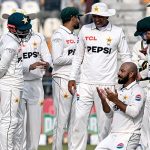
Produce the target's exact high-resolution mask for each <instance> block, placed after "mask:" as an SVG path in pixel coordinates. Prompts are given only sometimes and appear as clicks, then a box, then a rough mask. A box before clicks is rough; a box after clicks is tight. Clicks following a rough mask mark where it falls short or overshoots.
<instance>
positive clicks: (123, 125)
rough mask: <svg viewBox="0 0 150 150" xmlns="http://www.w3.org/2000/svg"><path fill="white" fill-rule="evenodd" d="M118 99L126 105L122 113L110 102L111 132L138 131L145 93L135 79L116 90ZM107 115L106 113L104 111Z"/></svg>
mask: <svg viewBox="0 0 150 150" xmlns="http://www.w3.org/2000/svg"><path fill="white" fill-rule="evenodd" d="M117 92H118V99H119V100H120V101H122V102H123V103H124V104H126V105H127V107H126V112H125V113H124V112H123V111H121V110H120V109H119V108H117V106H116V105H115V104H114V103H110V106H111V111H112V114H113V116H112V117H113V122H112V125H111V132H124V133H138V134H139V133H140V129H141V123H142V117H143V112H144V109H143V108H144V102H145V95H144V91H143V89H142V88H141V87H140V85H139V84H138V83H136V81H134V82H132V83H131V84H130V85H128V86H127V87H125V88H123V87H121V88H120V89H119V90H118V91H117ZM106 115H107V113H106Z"/></svg>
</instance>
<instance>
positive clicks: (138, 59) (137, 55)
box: [132, 40, 149, 79]
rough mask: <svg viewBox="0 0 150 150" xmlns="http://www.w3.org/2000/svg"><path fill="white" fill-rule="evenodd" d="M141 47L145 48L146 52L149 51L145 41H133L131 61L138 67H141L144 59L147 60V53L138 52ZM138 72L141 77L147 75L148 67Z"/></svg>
mask: <svg viewBox="0 0 150 150" xmlns="http://www.w3.org/2000/svg"><path fill="white" fill-rule="evenodd" d="M141 44H142V45H141ZM142 47H143V48H147V54H148V52H149V48H148V45H147V44H146V41H143V40H142V41H138V42H137V43H135V45H134V47H133V50H132V61H133V62H134V63H135V64H136V65H137V67H138V68H141V67H142V64H143V62H144V61H148V55H147V54H146V55H144V54H143V53H141V52H140V51H141V50H142ZM140 74H141V76H142V78H143V79H144V78H146V77H147V76H148V68H146V69H145V70H142V71H141V72H140Z"/></svg>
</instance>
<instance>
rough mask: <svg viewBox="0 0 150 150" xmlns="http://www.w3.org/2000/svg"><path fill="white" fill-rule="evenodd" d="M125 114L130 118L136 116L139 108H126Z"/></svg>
mask: <svg viewBox="0 0 150 150" xmlns="http://www.w3.org/2000/svg"><path fill="white" fill-rule="evenodd" d="M126 114H127V115H129V116H130V117H132V118H136V117H137V116H138V115H139V110H137V109H135V108H132V109H128V110H126Z"/></svg>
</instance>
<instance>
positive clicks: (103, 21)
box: [92, 15, 108, 28]
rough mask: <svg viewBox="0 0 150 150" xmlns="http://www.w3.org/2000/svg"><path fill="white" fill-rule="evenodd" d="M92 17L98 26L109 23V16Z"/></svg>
mask: <svg viewBox="0 0 150 150" xmlns="http://www.w3.org/2000/svg"><path fill="white" fill-rule="evenodd" d="M92 18H93V22H94V23H95V25H96V27H97V28H100V27H103V26H106V25H107V24H108V17H104V16H98V15H92Z"/></svg>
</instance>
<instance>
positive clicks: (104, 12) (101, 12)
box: [86, 3, 116, 17]
mask: <svg viewBox="0 0 150 150" xmlns="http://www.w3.org/2000/svg"><path fill="white" fill-rule="evenodd" d="M89 14H91V15H98V16H104V17H109V16H113V15H115V14H116V10H115V9H108V6H107V5H106V4H105V3H95V4H93V5H92V9H91V12H89V13H87V14H86V15H89Z"/></svg>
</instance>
